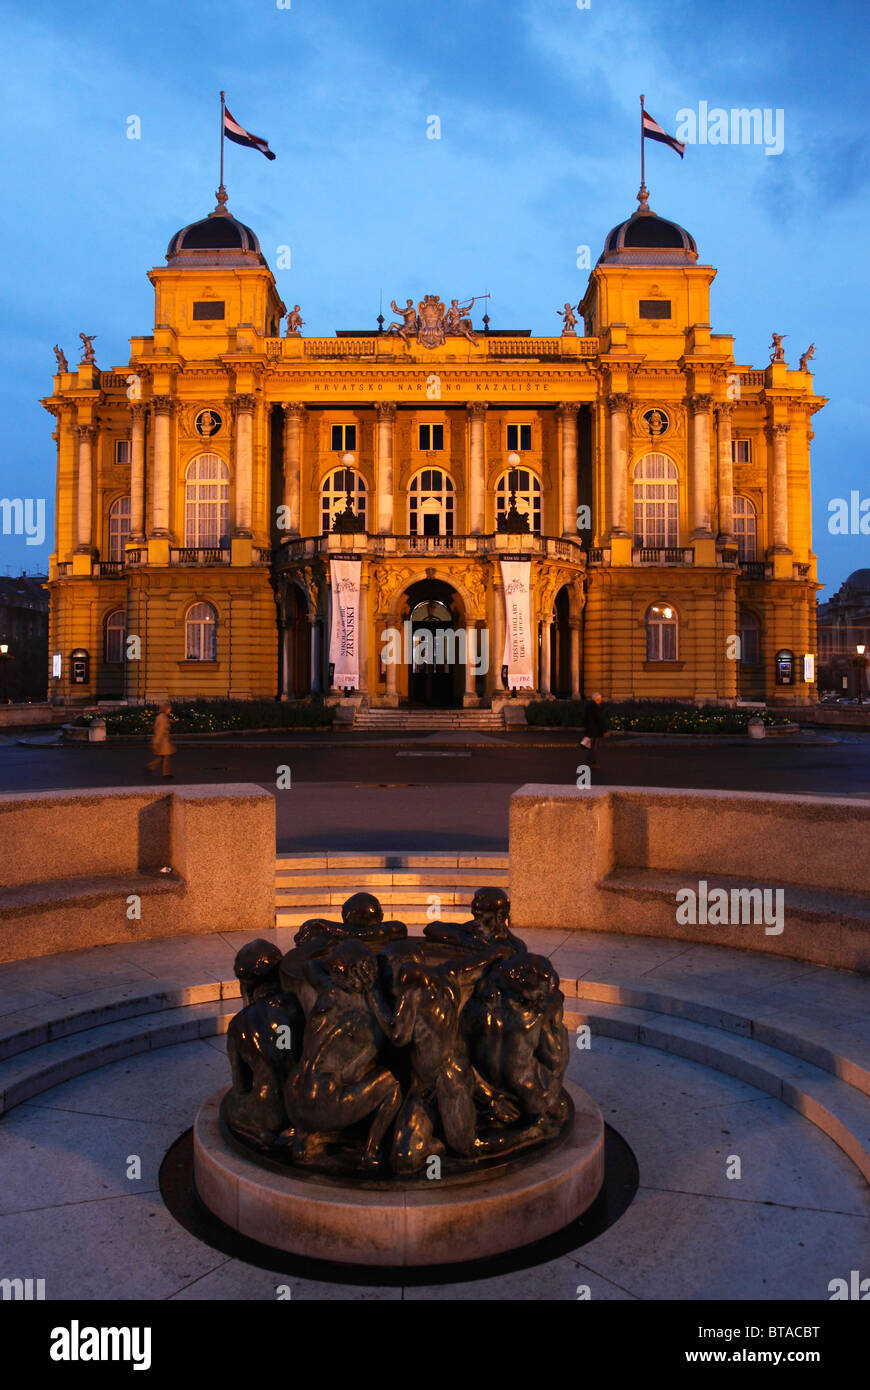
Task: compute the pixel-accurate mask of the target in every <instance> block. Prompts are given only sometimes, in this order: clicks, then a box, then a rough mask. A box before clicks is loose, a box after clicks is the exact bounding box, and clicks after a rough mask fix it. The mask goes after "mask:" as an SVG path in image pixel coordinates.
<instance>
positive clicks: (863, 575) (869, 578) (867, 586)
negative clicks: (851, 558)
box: [846, 570, 870, 594]
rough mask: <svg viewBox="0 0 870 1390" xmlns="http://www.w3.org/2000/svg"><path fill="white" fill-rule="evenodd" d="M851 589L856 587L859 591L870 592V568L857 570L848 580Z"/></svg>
mask: <svg viewBox="0 0 870 1390" xmlns="http://www.w3.org/2000/svg"><path fill="white" fill-rule="evenodd" d="M846 583H847V584H848V586H849V588H850V589H856V590H858V592H859V593H865V594H866V593H870V570H855V571H854V573H853V574H850V575H849V578H848V579H847V580H846Z"/></svg>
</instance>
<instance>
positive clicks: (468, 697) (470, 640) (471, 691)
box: [463, 623, 477, 705]
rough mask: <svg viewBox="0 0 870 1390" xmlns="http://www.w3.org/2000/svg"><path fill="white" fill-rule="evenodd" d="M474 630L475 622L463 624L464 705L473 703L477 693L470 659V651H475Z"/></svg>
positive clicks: (475, 639)
mask: <svg viewBox="0 0 870 1390" xmlns="http://www.w3.org/2000/svg"><path fill="white" fill-rule="evenodd" d="M476 631H477V624H476V623H467V624H466V626H465V699H464V701H463V703H464V704H465V705H469V704H472V703H475V697H476V695H477V677H476V676H475V672H474V663H473V661H472V653H473V652H474V651H475V647H474V645H473V644H474V643H475V642H476V641H477V636H476Z"/></svg>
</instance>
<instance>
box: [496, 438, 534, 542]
mask: <svg viewBox="0 0 870 1390" xmlns="http://www.w3.org/2000/svg"><path fill="white" fill-rule="evenodd" d="M507 461H508V466H509V467H510V472H509V474H508V491H509V493H510V504H509V506H508V509H507V511H506V512H505V514H504V516H501V517H499V522H498V529H499V531H501V532H502V534H504V533H505V532H507V534H508V535H514V536H521V535H524V534H525V533H526V532H527V531H528V529H529V518H528V517H527V516H526V513H525V512H518V511H517V489H518V488H519V485H520V474H519V467H520V464H521V463H522V459H521V458H520V456H519V454H508V460H507Z"/></svg>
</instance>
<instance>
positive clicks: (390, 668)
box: [378, 619, 410, 706]
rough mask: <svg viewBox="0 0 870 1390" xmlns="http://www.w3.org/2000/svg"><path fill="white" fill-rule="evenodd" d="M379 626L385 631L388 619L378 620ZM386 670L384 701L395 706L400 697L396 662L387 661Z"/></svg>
mask: <svg viewBox="0 0 870 1390" xmlns="http://www.w3.org/2000/svg"><path fill="white" fill-rule="evenodd" d="M378 626H379V627H380V629H381V632H382V633H383V631H384V629H385V627H386V619H379V620H378ZM400 631H401V628H400ZM409 656H410V653H409ZM384 670H385V672H386V676H387V688H386V694H385V696H384V702H385V703H386V704H387V705H393V706H395V705H397V704H398V703H399V697H398V695H397V694H396V663H395V662H394V661H387V662H386V663H385V664H384Z"/></svg>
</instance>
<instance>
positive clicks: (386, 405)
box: [375, 401, 396, 425]
mask: <svg viewBox="0 0 870 1390" xmlns="http://www.w3.org/2000/svg"><path fill="white" fill-rule="evenodd" d="M375 415H376V416H377V420H378V424H379V425H380V424H384V423H386V424H392V422H393V420H394V419H395V418H396V403H395V401H375Z"/></svg>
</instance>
